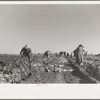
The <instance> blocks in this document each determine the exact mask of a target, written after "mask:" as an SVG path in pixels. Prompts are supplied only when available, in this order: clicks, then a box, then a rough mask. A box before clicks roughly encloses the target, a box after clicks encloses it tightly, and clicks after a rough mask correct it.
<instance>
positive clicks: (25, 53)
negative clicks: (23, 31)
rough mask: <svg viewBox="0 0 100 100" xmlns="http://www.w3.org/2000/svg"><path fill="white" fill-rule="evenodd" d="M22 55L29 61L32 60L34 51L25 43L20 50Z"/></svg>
mask: <svg viewBox="0 0 100 100" xmlns="http://www.w3.org/2000/svg"><path fill="white" fill-rule="evenodd" d="M20 55H21V56H22V57H24V58H28V59H29V63H30V62H31V56H32V51H31V48H29V47H28V45H25V46H24V47H23V48H22V49H21V52H20Z"/></svg>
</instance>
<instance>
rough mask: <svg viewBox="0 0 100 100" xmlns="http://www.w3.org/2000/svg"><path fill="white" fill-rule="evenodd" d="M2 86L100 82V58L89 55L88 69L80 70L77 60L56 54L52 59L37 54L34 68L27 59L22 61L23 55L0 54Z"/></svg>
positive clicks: (32, 63) (82, 67)
mask: <svg viewBox="0 0 100 100" xmlns="http://www.w3.org/2000/svg"><path fill="white" fill-rule="evenodd" d="M29 66H31V74H30V70H29V69H30V68H29ZM0 83H12V84H29V83H31V84H33V83H34V84H36V83H41V84H42V83H47V84H48V83H53V84H54V83H64V84H66V83H100V57H99V55H95V56H94V55H88V56H86V57H85V63H84V66H81V67H79V66H77V65H76V64H75V58H74V57H67V56H65V57H63V56H62V57H59V56H56V55H55V54H52V55H51V56H50V58H49V60H47V59H46V58H43V57H42V54H33V59H32V62H31V65H29V63H28V60H27V59H26V60H23V62H20V56H19V55H0Z"/></svg>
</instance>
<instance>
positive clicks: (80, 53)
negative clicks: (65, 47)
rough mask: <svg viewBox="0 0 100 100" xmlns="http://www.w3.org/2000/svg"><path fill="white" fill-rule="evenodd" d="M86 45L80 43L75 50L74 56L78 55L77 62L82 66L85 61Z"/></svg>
mask: <svg viewBox="0 0 100 100" xmlns="http://www.w3.org/2000/svg"><path fill="white" fill-rule="evenodd" d="M83 53H84V47H83V46H82V45H81V44H80V45H79V46H78V47H77V48H76V49H75V50H74V56H75V57H76V63H77V64H78V65H79V66H81V65H83V63H84V54H83Z"/></svg>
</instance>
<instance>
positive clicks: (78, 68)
mask: <svg viewBox="0 0 100 100" xmlns="http://www.w3.org/2000/svg"><path fill="white" fill-rule="evenodd" d="M99 42H100V5H95V4H92V5H88V4H84V5H82V4H80V5H77V4H76V5H73V4H70V5H68V4H65V5H64V4H63V5H61V4H59V5H56V4H47V5H45V4H42V5H40V4H37V5H35V4H31V5H28V4H26V5H21V4H20V5H18V4H17V5H16V4H12V5H6V4H4V5H2V4H0V83H1V84H37V85H41V84H44V85H46V84H73V83H74V84H98V83H100V45H99Z"/></svg>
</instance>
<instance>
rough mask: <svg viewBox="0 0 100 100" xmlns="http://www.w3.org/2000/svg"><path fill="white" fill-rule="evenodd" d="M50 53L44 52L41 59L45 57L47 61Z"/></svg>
mask: <svg viewBox="0 0 100 100" xmlns="http://www.w3.org/2000/svg"><path fill="white" fill-rule="evenodd" d="M50 53H51V52H50V51H49V50H48V51H46V52H45V53H44V55H43V57H46V58H47V59H49V56H50Z"/></svg>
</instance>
